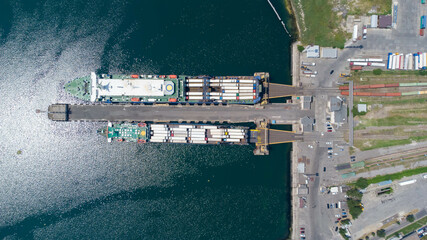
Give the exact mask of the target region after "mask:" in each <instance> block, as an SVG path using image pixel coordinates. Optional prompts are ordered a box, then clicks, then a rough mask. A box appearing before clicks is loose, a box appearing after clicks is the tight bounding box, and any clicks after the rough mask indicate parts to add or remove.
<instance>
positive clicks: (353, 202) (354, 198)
mask: <svg viewBox="0 0 427 240" xmlns="http://www.w3.org/2000/svg"><path fill="white" fill-rule="evenodd" d="M351 185H353V186H354V187H353V188H352V189H350V190H348V191H347V196H348V198H347V206H348V210H349V212H350V214H351V216H352V217H353V219H357V218H358V217H359V215H360V214H362V212H363V207H362V203H361V201H362V197H363V194H362V193H361V192H360V191H359V189H360V188H361V189H364V188H367V187H368V186H369V184H368V180H367V179H366V178H359V179H357V181H356V182H355V183H353V184H351Z"/></svg>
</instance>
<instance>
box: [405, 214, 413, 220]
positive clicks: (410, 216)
mask: <svg viewBox="0 0 427 240" xmlns="http://www.w3.org/2000/svg"><path fill="white" fill-rule="evenodd" d="M406 221H408V222H414V221H415V217H414V215H412V214H410V215H408V216H406Z"/></svg>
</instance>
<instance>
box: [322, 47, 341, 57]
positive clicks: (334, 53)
mask: <svg viewBox="0 0 427 240" xmlns="http://www.w3.org/2000/svg"><path fill="white" fill-rule="evenodd" d="M320 57H321V58H337V57H338V50H337V49H336V48H322V50H321V52H320Z"/></svg>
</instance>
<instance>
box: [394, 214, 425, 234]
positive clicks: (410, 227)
mask: <svg viewBox="0 0 427 240" xmlns="http://www.w3.org/2000/svg"><path fill="white" fill-rule="evenodd" d="M426 224H427V216H425V217H423V218H421V219H420V220H418V221H416V222H414V223H412V224H410V225H408V226H406V227H404V228H402V229H400V230H398V231H396V232H394V233H392V234H390V235H388V236H387V238H386V239H389V238H391V237H393V236H395V234H396V233H403V235H406V234H408V233H410V232H413V231H415V230H417V229H418V228H420V227H422V226H424V225H426Z"/></svg>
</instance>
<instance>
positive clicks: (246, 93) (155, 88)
mask: <svg viewBox="0 0 427 240" xmlns="http://www.w3.org/2000/svg"><path fill="white" fill-rule="evenodd" d="M268 80H269V74H268V73H255V74H254V76H219V77H215V76H205V75H203V76H186V75H137V74H134V75H109V74H100V75H97V74H95V73H94V72H92V73H91V75H90V76H86V77H82V78H78V79H75V80H73V81H71V82H69V83H67V84H66V85H65V91H66V92H67V93H69V94H71V95H73V96H75V97H77V98H79V99H82V100H85V101H90V102H101V103H134V104H138V103H169V104H174V103H193V104H203V103H205V104H219V103H222V104H256V103H260V102H261V101H262V97H263V94H264V92H265V91H266V89H264V85H263V83H264V82H268Z"/></svg>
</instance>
